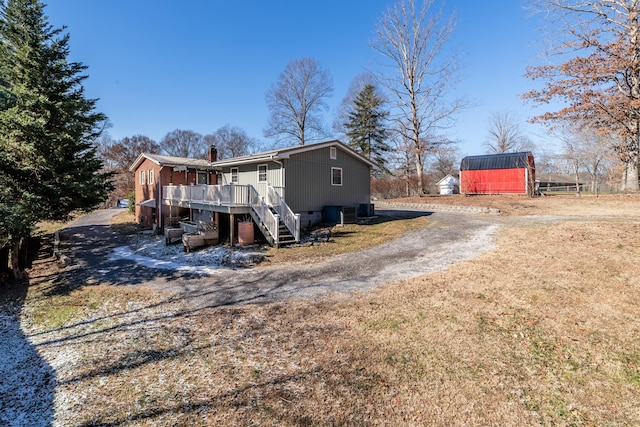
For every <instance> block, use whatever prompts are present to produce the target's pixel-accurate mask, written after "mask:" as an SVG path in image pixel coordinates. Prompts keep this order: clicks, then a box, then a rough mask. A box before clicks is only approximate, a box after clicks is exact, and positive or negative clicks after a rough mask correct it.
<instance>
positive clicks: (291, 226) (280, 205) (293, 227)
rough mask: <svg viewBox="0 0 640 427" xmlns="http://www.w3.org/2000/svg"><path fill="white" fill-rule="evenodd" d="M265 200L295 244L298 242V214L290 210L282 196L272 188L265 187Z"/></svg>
mask: <svg viewBox="0 0 640 427" xmlns="http://www.w3.org/2000/svg"><path fill="white" fill-rule="evenodd" d="M267 197H268V198H267V200H268V202H269V205H271V207H272V208H273V209H274V210H275V211H276V212H277V214H278V215H279V216H280V219H281V220H282V222H283V223H284V225H285V226H286V227H287V229H288V230H289V232H290V233H291V234H292V235H293V238H294V239H295V240H296V242H299V241H300V214H297V213H295V212H293V211H292V210H291V208H290V207H289V205H287V203H286V202H285V201H284V199H283V198H282V196H280V194H278V192H277V191H276V190H275V188H273V187H272V186H270V185H268V186H267Z"/></svg>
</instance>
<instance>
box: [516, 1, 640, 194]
mask: <svg viewBox="0 0 640 427" xmlns="http://www.w3.org/2000/svg"><path fill="white" fill-rule="evenodd" d="M531 1H532V3H533V4H534V5H535V6H537V10H538V11H541V12H543V13H545V17H546V18H547V20H546V21H547V22H549V23H550V26H551V30H552V31H553V35H554V40H555V42H554V46H553V49H552V51H551V52H550V53H551V54H554V55H555V57H558V58H561V60H563V61H564V62H557V63H550V64H548V65H540V66H535V67H530V68H529V69H528V71H527V75H528V76H529V77H530V78H532V79H534V80H535V79H540V80H543V81H545V82H546V84H545V86H544V87H543V88H542V89H539V90H532V91H530V92H528V93H526V94H524V95H523V96H524V98H525V99H530V100H533V101H534V102H536V103H538V104H541V105H542V104H547V103H549V102H550V101H552V100H561V101H563V102H564V103H565V104H566V106H565V107H564V108H561V109H560V110H558V111H552V112H547V113H545V114H542V115H540V116H538V117H535V118H534V120H537V121H541V122H545V123H547V124H548V125H550V126H551V127H553V126H554V125H555V124H557V123H562V122H565V121H573V122H576V123H583V122H587V123H589V125H590V126H591V127H592V128H593V129H595V130H596V131H598V132H601V133H603V134H609V133H611V132H614V133H615V134H617V135H618V138H616V141H617V142H616V144H615V145H614V147H613V148H614V149H615V150H616V151H617V152H618V154H619V156H620V159H621V160H622V161H623V162H624V163H625V167H626V171H627V174H626V175H627V176H628V181H627V182H626V188H627V189H629V190H634V191H638V190H640V185H639V181H638V172H639V169H640V164H639V162H640V21H639V20H638V16H639V13H640V0H531ZM567 58H569V59H567Z"/></svg>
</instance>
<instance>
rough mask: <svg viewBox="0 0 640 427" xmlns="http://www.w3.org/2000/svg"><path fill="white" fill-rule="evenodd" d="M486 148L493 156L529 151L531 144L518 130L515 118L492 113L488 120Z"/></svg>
mask: <svg viewBox="0 0 640 427" xmlns="http://www.w3.org/2000/svg"><path fill="white" fill-rule="evenodd" d="M486 146H487V148H488V149H489V151H490V152H492V153H495V154H501V153H510V152H517V151H523V150H530V149H531V148H532V147H531V146H532V142H531V139H529V137H527V136H526V135H524V134H523V133H522V131H521V130H520V125H519V124H518V122H517V120H516V118H515V117H514V116H513V115H512V114H510V113H494V114H493V115H491V118H490V119H489V136H488V138H487V142H486Z"/></svg>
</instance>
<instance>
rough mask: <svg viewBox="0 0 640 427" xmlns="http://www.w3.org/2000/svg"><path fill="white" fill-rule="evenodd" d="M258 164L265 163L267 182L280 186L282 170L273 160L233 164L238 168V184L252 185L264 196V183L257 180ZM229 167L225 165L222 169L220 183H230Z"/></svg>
mask: <svg viewBox="0 0 640 427" xmlns="http://www.w3.org/2000/svg"><path fill="white" fill-rule="evenodd" d="M258 165H267V183H268V184H269V185H271V186H273V187H281V186H283V184H282V172H281V168H282V167H281V166H280V165H279V164H278V163H275V162H260V163H249V164H246V165H238V166H233V167H237V168H238V184H240V185H247V184H249V185H253V186H254V187H255V188H256V189H257V190H258V192H259V193H260V194H261V195H262V196H266V193H265V191H266V183H262V182H258ZM231 169H232V167H229V166H226V167H224V168H223V170H222V182H221V183H222V184H229V183H231Z"/></svg>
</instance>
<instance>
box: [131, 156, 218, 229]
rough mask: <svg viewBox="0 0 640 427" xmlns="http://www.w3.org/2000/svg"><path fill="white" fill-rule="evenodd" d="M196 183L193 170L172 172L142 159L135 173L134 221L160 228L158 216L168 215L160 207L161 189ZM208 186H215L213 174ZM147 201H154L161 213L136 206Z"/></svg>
mask: <svg viewBox="0 0 640 427" xmlns="http://www.w3.org/2000/svg"><path fill="white" fill-rule="evenodd" d="M150 171H151V173H152V175H153V183H151V182H150V180H149V176H150V175H149V172H150ZM141 173H144V179H142V178H141ZM196 183H197V173H196V171H195V170H189V171H188V172H186V173H185V171H174V170H173V167H172V166H164V167H161V166H159V165H158V164H156V163H154V162H152V161H151V160H149V159H144V161H143V162H142V163H141V164H140V165H139V166H138V168H137V169H136V171H135V194H136V221H137V222H138V223H139V224H142V225H143V226H144V227H146V228H152V227H153V224H154V223H155V224H156V225H157V226H158V227H160V226H161V221H160V218H159V215H163V216H167V215H168V214H169V211H168V207H166V206H162V205H161V203H162V196H161V194H160V193H161V191H162V188H161V187H162V186H165V185H169V184H173V185H188V184H196ZM209 184H211V185H215V184H217V176H216V174H215V172H211V173H209ZM149 199H155V200H156V203H157V204H158V206H160V209H159V210H160V211H162V213H159V212H158V209H156V210H155V212H154V209H153V208H151V207H145V206H138V203H141V202H144V201H145V200H149Z"/></svg>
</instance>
